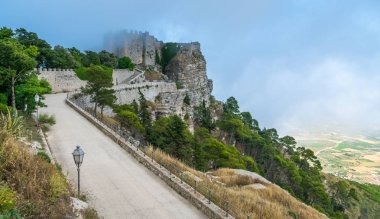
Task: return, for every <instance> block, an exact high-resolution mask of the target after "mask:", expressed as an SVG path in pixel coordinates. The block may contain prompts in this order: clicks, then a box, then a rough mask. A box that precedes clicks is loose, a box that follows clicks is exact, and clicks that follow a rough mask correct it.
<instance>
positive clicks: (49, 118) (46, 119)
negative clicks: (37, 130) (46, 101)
mask: <svg viewBox="0 0 380 219" xmlns="http://www.w3.org/2000/svg"><path fill="white" fill-rule="evenodd" d="M38 122H39V123H40V124H48V125H50V126H52V125H55V122H56V121H55V116H54V115H48V114H46V113H42V114H41V115H39V116H38Z"/></svg>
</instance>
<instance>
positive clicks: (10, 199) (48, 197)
mask: <svg viewBox="0 0 380 219" xmlns="http://www.w3.org/2000/svg"><path fill="white" fill-rule="evenodd" d="M9 124H12V125H9ZM22 126H23V122H22V118H21V117H18V116H17V115H16V114H12V113H11V112H8V113H7V114H6V115H4V114H2V115H1V118H0V160H1V162H0V218H18V217H27V218H64V217H68V216H69V217H70V216H73V212H72V208H71V202H70V196H69V194H70V188H69V186H68V184H67V182H66V179H65V177H64V176H63V175H62V173H61V172H60V171H59V170H58V169H57V167H56V166H54V165H52V164H50V162H48V161H47V159H46V157H44V156H43V155H33V154H32V153H31V152H30V151H29V150H28V147H26V146H25V145H24V143H22V142H21V141H18V140H17V139H16V137H18V136H20V134H21V133H22V130H23V127H22Z"/></svg>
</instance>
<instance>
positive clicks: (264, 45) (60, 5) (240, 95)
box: [0, 0, 380, 135]
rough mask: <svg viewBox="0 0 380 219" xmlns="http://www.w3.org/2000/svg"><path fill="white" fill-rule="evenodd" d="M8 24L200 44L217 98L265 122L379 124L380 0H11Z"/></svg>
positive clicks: (55, 38) (286, 128)
mask: <svg viewBox="0 0 380 219" xmlns="http://www.w3.org/2000/svg"><path fill="white" fill-rule="evenodd" d="M0 26H7V27H11V28H18V27H24V28H26V29H27V30H29V31H32V32H36V33H38V35H39V36H40V37H41V38H43V39H45V40H47V41H48V42H49V43H50V44H51V45H56V44H60V45H63V46H64V47H73V46H75V47H77V48H80V49H82V50H88V49H90V50H99V49H102V46H103V40H104V36H105V35H107V34H109V33H113V32H118V31H121V30H140V31H148V32H149V33H150V34H152V35H154V36H155V37H156V38H158V39H159V40H162V41H164V42H169V41H171V42H173V41H175V42H192V41H198V42H200V43H201V49H202V52H203V54H204V56H205V58H206V60H207V71H208V72H207V73H208V76H209V78H211V79H213V81H214V91H213V95H214V96H215V97H216V98H217V99H219V100H223V101H224V100H226V99H227V98H228V97H230V96H234V97H235V98H236V99H237V100H238V102H239V104H240V108H241V111H249V112H251V113H252V115H253V116H254V117H255V118H256V119H257V120H258V121H259V122H260V125H261V127H267V128H271V127H274V128H276V129H278V131H279V132H280V134H282V135H285V134H297V133H299V132H301V131H303V132H305V131H310V132H312V131H341V132H347V133H353V134H354V133H361V132H363V131H366V132H373V133H378V132H377V131H378V130H379V129H378V127H380V74H379V73H378V71H379V69H380V43H379V41H380V1H376V0H373V1H366V0H361V1H354V0H340V1H338V0H319V1H307V0H277V1H273V0H236V1H227V0H192V1H184V0H177V1H174V0H172V1H168V0H161V1H153V0H152V1H148V0H146V1H142V0H140V1H129V0H107V1H105V0H80V1H78V0H65V1H63V0H61V1H58V0H34V1H26V0H12V1H5V0H3V2H2V3H1V7H0Z"/></svg>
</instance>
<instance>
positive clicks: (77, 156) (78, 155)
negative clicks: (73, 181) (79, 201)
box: [73, 145, 84, 197]
mask: <svg viewBox="0 0 380 219" xmlns="http://www.w3.org/2000/svg"><path fill="white" fill-rule="evenodd" d="M83 157H84V151H83V150H82V149H81V148H80V146H79V145H77V148H76V149H75V150H74V151H73V158H74V162H75V165H77V170H78V197H79V195H80V171H79V167H80V165H81V164H82V162H83Z"/></svg>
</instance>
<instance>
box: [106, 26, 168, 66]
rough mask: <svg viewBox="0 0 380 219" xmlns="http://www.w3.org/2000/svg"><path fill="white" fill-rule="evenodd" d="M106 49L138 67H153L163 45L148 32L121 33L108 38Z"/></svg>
mask: <svg viewBox="0 0 380 219" xmlns="http://www.w3.org/2000/svg"><path fill="white" fill-rule="evenodd" d="M106 41H107V42H106V47H108V49H109V50H110V51H111V52H112V53H114V54H116V55H117V56H119V57H121V56H128V57H130V58H131V59H132V62H133V63H135V64H137V65H139V64H143V65H145V66H154V65H155V64H156V63H155V62H156V54H157V55H158V56H159V57H161V47H162V45H163V43H162V42H161V41H158V40H157V39H156V38H155V37H154V36H151V35H149V33H148V32H137V31H123V32H120V33H118V34H115V35H112V36H108V37H107V39H106Z"/></svg>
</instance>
